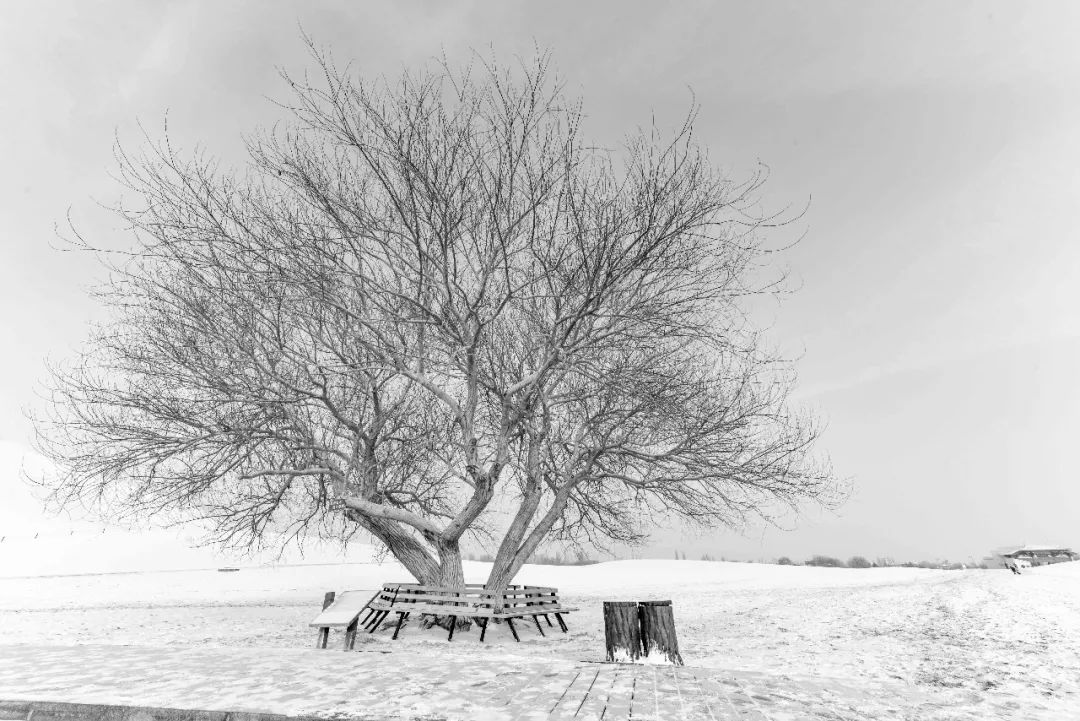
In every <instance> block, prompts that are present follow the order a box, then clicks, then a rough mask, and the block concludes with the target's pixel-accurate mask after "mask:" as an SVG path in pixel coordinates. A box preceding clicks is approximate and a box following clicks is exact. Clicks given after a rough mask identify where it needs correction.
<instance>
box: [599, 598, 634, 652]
mask: <svg viewBox="0 0 1080 721" xmlns="http://www.w3.org/2000/svg"><path fill="white" fill-rule="evenodd" d="M604 643H605V646H606V647H607V660H608V661H609V662H615V663H633V662H635V661H637V660H638V659H640V658H641V629H640V627H639V625H638V605H637V603H635V602H634V601H604Z"/></svg>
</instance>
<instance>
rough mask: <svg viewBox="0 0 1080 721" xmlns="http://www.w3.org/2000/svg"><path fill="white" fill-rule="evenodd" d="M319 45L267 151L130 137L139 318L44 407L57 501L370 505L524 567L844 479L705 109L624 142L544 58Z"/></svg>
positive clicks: (162, 509)
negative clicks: (371, 55)
mask: <svg viewBox="0 0 1080 721" xmlns="http://www.w3.org/2000/svg"><path fill="white" fill-rule="evenodd" d="M313 54H314V57H315V58H316V60H317V61H318V69H319V73H318V75H317V79H315V80H312V79H309V78H307V77H304V78H302V79H295V78H290V77H288V76H285V79H286V81H287V82H288V83H289V85H290V87H291V88H292V90H293V94H292V100H291V102H290V103H289V104H287V105H286V107H287V108H288V110H289V111H291V113H292V117H293V118H294V120H295V122H294V123H293V124H292V125H290V126H289V127H287V128H285V129H276V130H274V131H272V132H268V133H263V134H262V135H259V136H257V137H255V138H253V139H251V140H249V150H250V157H251V163H250V166H249V168H248V169H247V172H246V173H245V174H242V175H241V174H236V173H225V172H222V171H220V170H219V169H218V168H217V167H216V166H215V164H214V163H213V162H212V161H211V160H208V159H206V158H204V157H201V156H199V155H194V156H190V155H188V156H185V155H184V154H182V153H180V152H178V151H176V150H174V149H173V148H172V147H171V145H170V144H169V142H168V140H165V141H163V142H160V143H156V144H155V143H152V142H147V144H146V145H145V146H144V151H143V152H142V153H141V154H139V155H137V156H132V155H129V154H128V153H126V152H125V151H123V150H119V151H118V160H119V167H120V177H121V178H122V180H123V183H124V185H125V186H126V188H127V189H128V190H129V191H131V194H133V195H134V197H135V198H136V199H137V203H136V204H135V205H134V206H130V205H122V206H120V207H118V208H117V210H118V212H119V213H120V214H121V216H122V217H123V218H124V219H125V220H126V221H127V222H128V223H130V226H131V228H132V230H133V231H134V232H133V238H134V240H133V242H132V247H131V250H130V252H128V253H126V254H124V255H122V256H119V257H115V256H114V257H112V258H111V259H109V260H107V262H108V263H109V265H110V267H111V269H112V275H111V278H112V279H111V280H110V281H109V282H108V283H107V284H105V285H104V286H103V287H102V288H101V289H100V290H99V292H98V298H99V299H100V301H101V302H103V303H105V304H106V305H107V306H109V307H110V308H111V309H112V310H113V311H114V314H113V316H112V318H111V320H110V321H109V322H108V323H106V324H105V325H103V326H102V327H101V328H99V329H97V331H96V332H95V334H94V335H93V337H92V339H91V340H90V342H89V344H88V346H87V348H86V350H85V352H84V353H83V354H82V356H81V357H80V358H79V359H77V361H75V362H74V363H71V364H69V365H68V366H66V367H64V368H61V369H56V370H54V372H53V374H52V377H53V379H54V384H53V391H54V395H55V403H54V404H53V405H52V406H51V407H52V409H53V411H52V413H51V414H50V415H48V416H46V417H43V418H39V419H38V423H39V429H40V437H41V441H40V445H41V447H42V450H43V451H44V452H45V453H46V454H47V455H49V456H50V457H51V458H52V459H54V460H55V461H56V462H57V464H58V467H59V468H60V469H61V472H60V474H59V475H58V476H57V477H55V478H54V479H53V481H52V484H53V486H54V490H55V492H56V494H57V497H58V499H59V500H60V501H61V502H72V501H74V500H76V499H79V500H82V501H86V500H94V501H96V502H97V503H99V504H100V505H101V506H102V507H103V508H104V509H106V510H114V511H116V510H119V511H122V512H127V513H135V514H140V515H141V514H147V513H149V514H159V515H162V516H164V517H166V518H171V519H174V520H178V521H189V520H200V521H204V522H209V527H210V529H211V535H212V538H213V539H214V540H216V541H218V542H220V543H223V544H232V545H250V544H256V543H260V542H262V541H263V540H264V539H265V538H266V537H267V534H268V533H271V532H272V533H274V534H279V533H285V534H286V537H287V538H292V537H302V536H304V535H307V534H310V533H317V534H319V535H338V536H343V537H346V538H347V537H348V536H349V535H350V534H351V533H352V532H354V531H355V530H356V529H357V528H362V529H364V530H365V531H367V532H368V533H370V534H371V535H372V536H374V537H375V538H377V539H378V540H379V541H381V542H382V543H383V544H385V546H386V547H387V548H388V549H389V550H390V551H391V552H392V553H393V554H394V556H395V557H397V558H398V559H399V560H400V561H401V562H402V563H403V564H404V565H405V566H406V568H408V570H409V571H410V572H411V573H412V574H413V575H414V576H415V577H416V578H417V579H418V580H420V581H422V582H425V583H437V584H443V585H446V584H461V583H463V581H464V578H463V573H462V564H461V551H460V544H461V542H462V539H463V538H464V537H465V536H466V534H473V535H477V536H478V537H482V539H483V540H485V542H486V541H487V540H488V539H493V540H492V542H493V543H494V542H496V541H497V542H498V552H497V555H496V557H495V563H494V566H493V569H492V571H491V575H490V577H489V578H488V583H489V585H490V586H491V587H493V588H497V587H501V586H503V585H505V584H506V583H507V582H509V581H510V580H511V579H512V578H513V576H514V575H515V574H516V573H517V571H518V570H519V569H520V568H521V566H522V564H523V563H525V562H526V561H527V560H528V558H529V557H530V556H531V555H532V554H533V553H534V552H535V551H536V550H537V548H538V547H539V545H540V544H541V542H542V541H544V540H545V539H551V538H554V539H563V540H566V541H569V542H574V543H577V542H586V541H589V542H594V543H601V544H602V543H604V542H607V541H619V542H635V541H639V540H641V539H642V538H643V537H644V536H645V535H646V534H647V533H648V530H649V528H650V527H652V526H653V525H654V524H655V523H656V521H657V520H658V519H659V518H660V517H661V516H666V517H672V518H676V519H682V520H684V521H689V522H693V523H698V524H704V525H716V524H727V525H738V524H740V523H742V522H743V521H745V520H746V519H747V518H748V517H751V516H763V517H766V518H769V517H771V514H772V513H773V512H775V511H776V510H777V509H778V508H781V507H787V508H796V507H797V506H799V505H800V504H802V503H803V502H806V501H813V502H818V503H825V504H831V503H835V502H837V501H838V500H839V499H840V498H841V496H842V493H840V492H839V490H840V489H839V487H838V484H837V483H836V482H835V481H834V480H833V478H832V476H831V474H830V472H829V471H828V469H827V468H826V467H824V466H822V465H820V464H818V463H815V461H814V459H813V457H812V455H811V446H812V444H813V442H814V441H815V439H816V436H817V430H816V427H815V426H814V424H813V423H812V422H810V420H809V419H807V418H804V417H802V416H800V415H798V414H794V413H792V412H790V411H789V409H788V407H787V402H786V396H787V392H788V390H789V389H790V387H791V384H792V382H793V376H792V373H791V368H790V366H789V365H788V364H786V363H784V362H782V360H781V359H780V358H777V357H776V356H775V355H774V354H772V353H770V352H769V349H768V348H767V347H766V346H765V345H764V344H763V343H762V341H761V339H760V338H759V336H758V335H757V334H756V333H755V332H754V330H753V328H752V327H751V326H750V325H749V323H748V322H747V319H746V314H745V312H744V308H743V306H742V303H743V301H744V299H745V298H746V297H747V296H748V295H750V294H754V293H771V292H774V291H775V290H776V286H775V285H772V284H770V283H766V282H761V281H760V280H757V281H756V280H755V279H760V278H761V274H760V273H759V270H760V268H761V267H762V266H763V265H764V263H765V261H766V260H768V257H767V250H768V249H767V248H766V247H765V246H764V245H763V241H762V237H761V236H762V233H761V232H760V231H761V229H762V228H763V227H764V226H766V225H768V224H769V220H768V219H763V218H761V217H760V216H758V215H755V214H754V213H753V208H754V203H755V202H756V193H757V191H758V190H759V188H760V185H761V177H760V176H755V177H753V178H751V179H749V180H748V181H746V182H742V183H737V182H734V181H732V180H730V179H728V178H727V177H725V176H724V175H723V174H721V173H720V172H719V171H718V170H717V169H716V168H715V167H714V166H713V165H711V164H710V162H709V161H708V159H707V157H706V155H705V153H704V151H703V149H701V148H700V147H699V146H698V145H697V144H696V142H695V141H694V138H693V134H692V120H693V115H692V114H691V116H690V117H689V118H688V120H687V122H686V124H685V125H684V126H683V127H682V128H681V129H679V130H677V131H676V132H675V133H673V134H672V136H671V137H670V138H669V139H666V140H665V139H662V134H661V133H660V132H659V131H658V130H656V129H655V128H647V129H645V130H642V131H639V132H637V133H636V134H634V135H632V136H631V137H630V139H629V140H628V141H627V143H626V144H625V148H624V149H623V150H622V151H621V152H608V151H604V150H600V149H598V148H595V147H592V146H590V145H587V144H586V143H584V142H583V141H582V139H581V138H580V137H579V128H580V124H581V118H582V112H581V106H580V103H579V102H575V101H572V100H570V99H568V98H567V97H566V96H565V94H564V92H563V90H562V88H561V86H560V84H559V83H558V82H557V80H555V79H554V78H553V77H552V73H551V71H550V68H549V59H548V58H547V57H546V56H541V57H539V58H538V59H537V60H536V61H535V62H533V63H532V64H518V65H515V66H514V67H512V68H510V69H505V68H502V67H499V66H498V65H497V64H496V63H495V62H487V63H479V64H478V65H477V66H476V67H471V68H466V69H464V70H460V71H458V70H454V69H452V68H451V67H450V66H449V65H448V64H446V63H445V62H444V63H440V64H438V65H437V66H434V67H432V68H429V69H426V70H424V71H423V72H421V73H419V74H406V75H405V76H403V77H402V78H401V80H400V81H399V82H397V83H396V84H391V83H389V82H386V81H382V82H377V83H367V82H364V81H362V80H359V79H356V78H355V77H353V76H352V75H351V74H350V73H349V72H348V70H347V69H346V70H345V71H341V70H339V69H338V68H337V67H336V66H335V65H334V63H333V61H332V59H331V58H330V57H329V56H327V55H325V54H320V53H319V52H316V51H314V50H313ZM77 242H79V243H80V244H82V245H83V246H84V247H87V248H90V247H92V244H90V243H89V242H87V241H85V240H83V239H81V238H80V239H78V241H77ZM275 537H276V536H275Z"/></svg>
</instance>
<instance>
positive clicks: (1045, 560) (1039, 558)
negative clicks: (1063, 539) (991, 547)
mask: <svg viewBox="0 0 1080 721" xmlns="http://www.w3.org/2000/svg"><path fill="white" fill-rule="evenodd" d="M999 555H1001V557H1002V558H1011V559H1013V560H1015V561H1017V562H1018V563H1020V564H1021V565H1024V566H1045V565H1047V564H1050V563H1063V562H1065V561H1075V560H1077V559H1080V553H1075V552H1074V551H1073V550H1072V549H1070V548H1062V547H1061V546H1032V545H1028V546H1021V547H1020V548H1014V549H1012V550H1009V551H1004V552H1002V553H1000V554H999Z"/></svg>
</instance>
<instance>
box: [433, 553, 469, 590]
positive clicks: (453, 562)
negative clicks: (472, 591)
mask: <svg viewBox="0 0 1080 721" xmlns="http://www.w3.org/2000/svg"><path fill="white" fill-rule="evenodd" d="M435 585H437V586H449V587H451V588H461V587H464V585H465V567H464V565H463V564H462V562H461V547H460V546H458V543H457V541H453V542H450V543H446V542H440V543H439V578H438V582H437V583H436V584H435Z"/></svg>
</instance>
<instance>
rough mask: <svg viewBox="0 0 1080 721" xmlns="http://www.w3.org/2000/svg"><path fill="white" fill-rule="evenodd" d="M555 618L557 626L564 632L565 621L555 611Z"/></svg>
mask: <svg viewBox="0 0 1080 721" xmlns="http://www.w3.org/2000/svg"><path fill="white" fill-rule="evenodd" d="M555 620H556V621H558V622H559V627H560V628H561V629H562V632H563V633H566V621H564V620H562V614H561V613H556V614H555Z"/></svg>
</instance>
